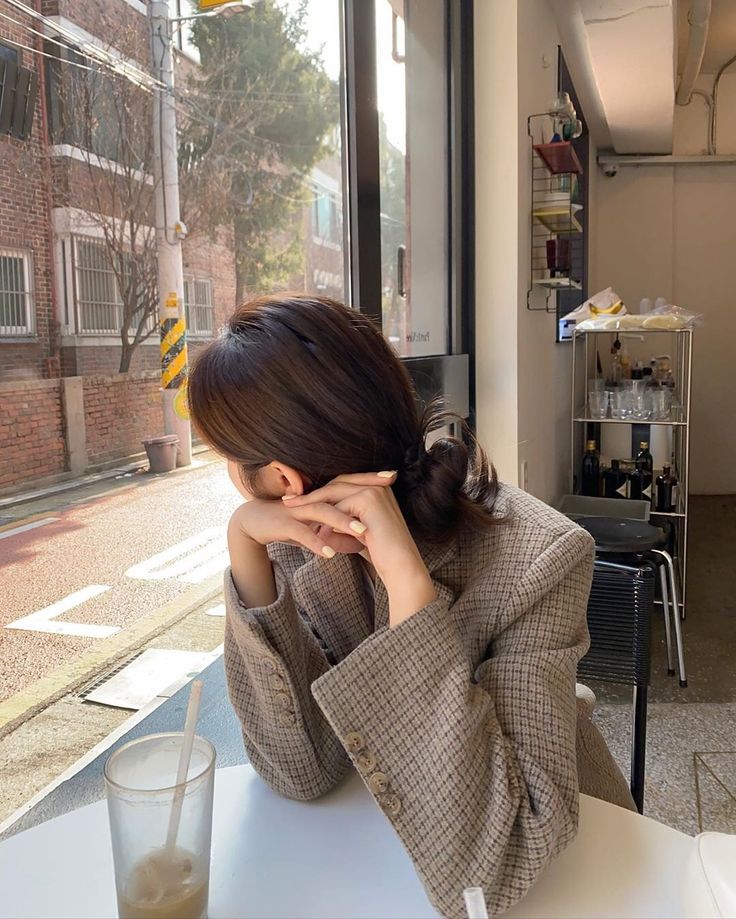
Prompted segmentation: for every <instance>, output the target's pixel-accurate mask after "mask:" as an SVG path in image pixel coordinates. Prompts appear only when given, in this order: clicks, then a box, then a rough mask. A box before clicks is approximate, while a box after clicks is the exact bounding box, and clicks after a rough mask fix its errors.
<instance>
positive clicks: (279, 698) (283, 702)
mask: <svg viewBox="0 0 736 919" xmlns="http://www.w3.org/2000/svg"><path fill="white" fill-rule="evenodd" d="M276 702H277V704H278V705H279V706H280V707H281V708H283V709H284V710H285V711H287V712H288V711H289V710H290V709H291V697H290V696H289V694H288V693H286V692H277V693H276Z"/></svg>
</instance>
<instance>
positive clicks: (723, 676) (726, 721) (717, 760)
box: [591, 495, 736, 833]
mask: <svg viewBox="0 0 736 919" xmlns="http://www.w3.org/2000/svg"><path fill="white" fill-rule="evenodd" d="M690 508H691V517H690V553H689V574H688V593H687V601H688V607H687V610H688V616H687V620H686V622H685V623H684V629H685V655H686V666H687V670H688V688H687V689H680V687H679V686H678V683H677V678H676V677H668V676H667V665H666V658H665V648H664V634H663V628H662V623H661V622H659V621H658V622H656V623H655V627H654V633H653V636H652V637H653V657H652V685H651V688H650V692H649V700H650V705H649V721H648V735H647V781H646V790H645V797H644V813H645V814H647V815H648V816H650V817H654V818H655V819H657V820H661V821H662V822H663V823H667V824H669V825H670V826H673V827H676V828H677V829H679V830H683V831H684V832H687V833H698V832H700V830H719V831H721V832H728V833H736V557H735V555H736V496H734V495H728V496H724V497H718V496H715V497H711V496H708V497H693V498H691V505H690ZM591 685H592V688H593V689H594V690H595V692H596V695H597V696H598V699H599V703H600V704H599V707H598V712H597V716H596V717H597V721H598V724H599V726H600V728H601V730H602V732H603V734H604V736H605V737H606V740H607V741H608V743H609V746H610V747H611V750H612V751H613V753H614V755H615V756H616V758H617V759H618V761H619V763H620V764H621V768H622V769H623V770H624V772H625V773H626V774H627V775H628V769H629V756H630V746H629V737H630V730H631V710H630V704H629V700H630V697H631V692H630V689H629V688H628V687H618V686H608V685H603V684H595V685H593V684H591Z"/></svg>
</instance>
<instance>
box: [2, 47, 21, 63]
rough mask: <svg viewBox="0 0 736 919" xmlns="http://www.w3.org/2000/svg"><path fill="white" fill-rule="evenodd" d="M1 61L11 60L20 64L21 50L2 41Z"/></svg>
mask: <svg viewBox="0 0 736 919" xmlns="http://www.w3.org/2000/svg"><path fill="white" fill-rule="evenodd" d="M0 61H10V63H11V64H15V65H16V66H18V67H19V66H20V63H21V60H20V51H19V50H18V49H17V48H14V47H13V46H12V45H6V44H5V42H1V41H0Z"/></svg>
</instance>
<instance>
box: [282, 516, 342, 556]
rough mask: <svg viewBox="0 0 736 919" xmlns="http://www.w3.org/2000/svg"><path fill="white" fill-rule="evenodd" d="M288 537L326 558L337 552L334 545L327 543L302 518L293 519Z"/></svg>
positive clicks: (290, 540)
mask: <svg viewBox="0 0 736 919" xmlns="http://www.w3.org/2000/svg"><path fill="white" fill-rule="evenodd" d="M288 539H289V542H292V543H296V544H297V545H300V546H304V548H305V549H309V551H310V552H314V554H315V555H322V556H324V557H325V558H332V557H333V556H335V555H336V554H337V553H336V551H335V550H334V549H333V548H332V546H328V545H327V543H326V542H325V541H324V540H323V539H321V538H320V537H319V536H318V535H317V533H315V532H314V530H312V529H311V528H310V527H309V526H307V524H306V523H302V522H301V521H300V520H293V521H292V523H291V526H290V527H289V534H288Z"/></svg>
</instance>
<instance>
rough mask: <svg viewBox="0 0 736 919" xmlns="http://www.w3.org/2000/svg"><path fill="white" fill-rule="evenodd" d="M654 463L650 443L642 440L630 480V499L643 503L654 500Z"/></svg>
mask: <svg viewBox="0 0 736 919" xmlns="http://www.w3.org/2000/svg"><path fill="white" fill-rule="evenodd" d="M653 469H654V462H653V460H652V454H651V453H650V452H649V443H648V441H646V440H642V441H641V443H640V444H639V452H638V453H637V454H636V468H635V469H634V471H633V472H632V473H631V478H630V480H629V497H630V498H634V499H636V500H641V501H651V500H652V478H653Z"/></svg>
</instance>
